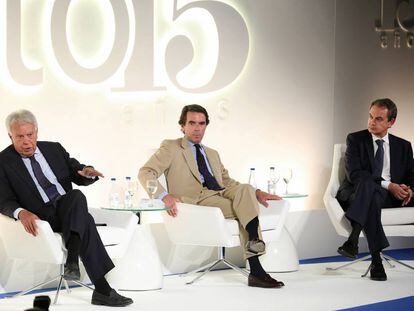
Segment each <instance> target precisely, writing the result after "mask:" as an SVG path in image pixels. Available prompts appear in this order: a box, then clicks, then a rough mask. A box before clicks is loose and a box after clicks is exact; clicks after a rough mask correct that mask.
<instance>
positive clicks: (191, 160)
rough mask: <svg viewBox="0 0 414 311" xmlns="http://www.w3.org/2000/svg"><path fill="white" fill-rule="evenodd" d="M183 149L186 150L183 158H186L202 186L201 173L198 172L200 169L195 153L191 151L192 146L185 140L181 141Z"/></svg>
mask: <svg viewBox="0 0 414 311" xmlns="http://www.w3.org/2000/svg"><path fill="white" fill-rule="evenodd" d="M181 147H182V148H183V149H184V150H183V156H184V159H185V161H186V162H187V165H188V167H189V168H190V171H191V173H192V174H193V175H194V177H195V178H197V180H198V181H199V182H200V184H201V177H200V172H199V171H198V167H197V163H196V161H195V159H194V155H193V151H192V150H191V148H190V145H189V143H188V141H187V140H186V139H185V138H183V139H182V140H181Z"/></svg>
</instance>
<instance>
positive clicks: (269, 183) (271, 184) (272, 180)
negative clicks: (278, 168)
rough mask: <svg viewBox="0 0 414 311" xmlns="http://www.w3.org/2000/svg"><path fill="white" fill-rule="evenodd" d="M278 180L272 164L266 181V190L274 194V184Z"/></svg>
mask: <svg viewBox="0 0 414 311" xmlns="http://www.w3.org/2000/svg"><path fill="white" fill-rule="evenodd" d="M278 181H279V178H277V176H276V172H275V168H274V166H271V167H270V172H269V179H268V181H267V192H268V193H270V194H276V184H277V182H278Z"/></svg>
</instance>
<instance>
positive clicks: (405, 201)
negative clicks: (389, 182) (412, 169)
mask: <svg viewBox="0 0 414 311" xmlns="http://www.w3.org/2000/svg"><path fill="white" fill-rule="evenodd" d="M400 187H401V188H403V189H404V190H405V191H407V192H408V195H407V196H406V197H405V198H404V201H403V202H402V206H406V205H407V204H408V203H409V202H410V201H411V198H412V197H413V191H412V190H411V189H410V187H409V186H407V185H404V184H401V185H400Z"/></svg>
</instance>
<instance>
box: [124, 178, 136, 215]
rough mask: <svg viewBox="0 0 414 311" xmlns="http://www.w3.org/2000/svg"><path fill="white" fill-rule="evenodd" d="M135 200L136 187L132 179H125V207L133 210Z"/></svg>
mask: <svg viewBox="0 0 414 311" xmlns="http://www.w3.org/2000/svg"><path fill="white" fill-rule="evenodd" d="M133 198H134V187H133V185H132V181H131V177H129V176H127V177H125V192H124V206H125V208H132V206H133Z"/></svg>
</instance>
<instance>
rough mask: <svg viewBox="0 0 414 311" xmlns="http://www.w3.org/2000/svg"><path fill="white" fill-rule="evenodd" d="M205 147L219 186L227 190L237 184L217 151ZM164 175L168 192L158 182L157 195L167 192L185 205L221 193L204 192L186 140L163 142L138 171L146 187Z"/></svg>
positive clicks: (195, 163)
mask: <svg viewBox="0 0 414 311" xmlns="http://www.w3.org/2000/svg"><path fill="white" fill-rule="evenodd" d="M203 147H204V150H205V152H206V155H207V159H208V162H209V164H210V167H211V170H212V171H213V175H214V177H215V178H216V180H217V182H218V184H219V185H220V186H221V187H224V188H228V187H231V186H233V185H238V184H239V183H238V182H237V181H235V180H233V179H231V178H230V176H229V174H228V171H227V170H226V169H225V168H224V166H223V164H222V163H221V160H220V156H219V154H218V152H217V151H216V150H214V149H211V148H208V147H206V146H203ZM162 174H164V175H165V178H166V181H167V188H168V190H166V189H164V187H162V185H161V184H160V183H158V189H157V192H156V193H155V196H158V195H160V194H161V193H163V192H164V191H167V192H168V193H169V194H171V195H173V196H175V197H177V198H180V199H181V200H182V201H183V202H186V203H194V204H195V203H197V202H198V201H200V200H201V199H203V198H205V197H207V196H211V195H215V194H217V193H219V192H220V191H213V190H209V191H203V185H202V182H201V178H200V172H199V171H198V166H197V162H196V160H195V158H194V154H193V152H192V150H191V147H190V145H189V142H188V140H187V139H185V138H178V139H172V140H164V141H163V142H162V143H161V146H160V148H159V149H158V150H157V152H155V153H154V154H153V155H152V156H151V158H150V159H149V160H148V162H147V163H145V164H144V166H143V167H142V168H141V169H140V170H139V174H138V177H139V180H140V182H141V184H142V185H143V187H144V188H145V184H146V181H147V180H149V179H157V178H158V177H159V176H160V175H162Z"/></svg>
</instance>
